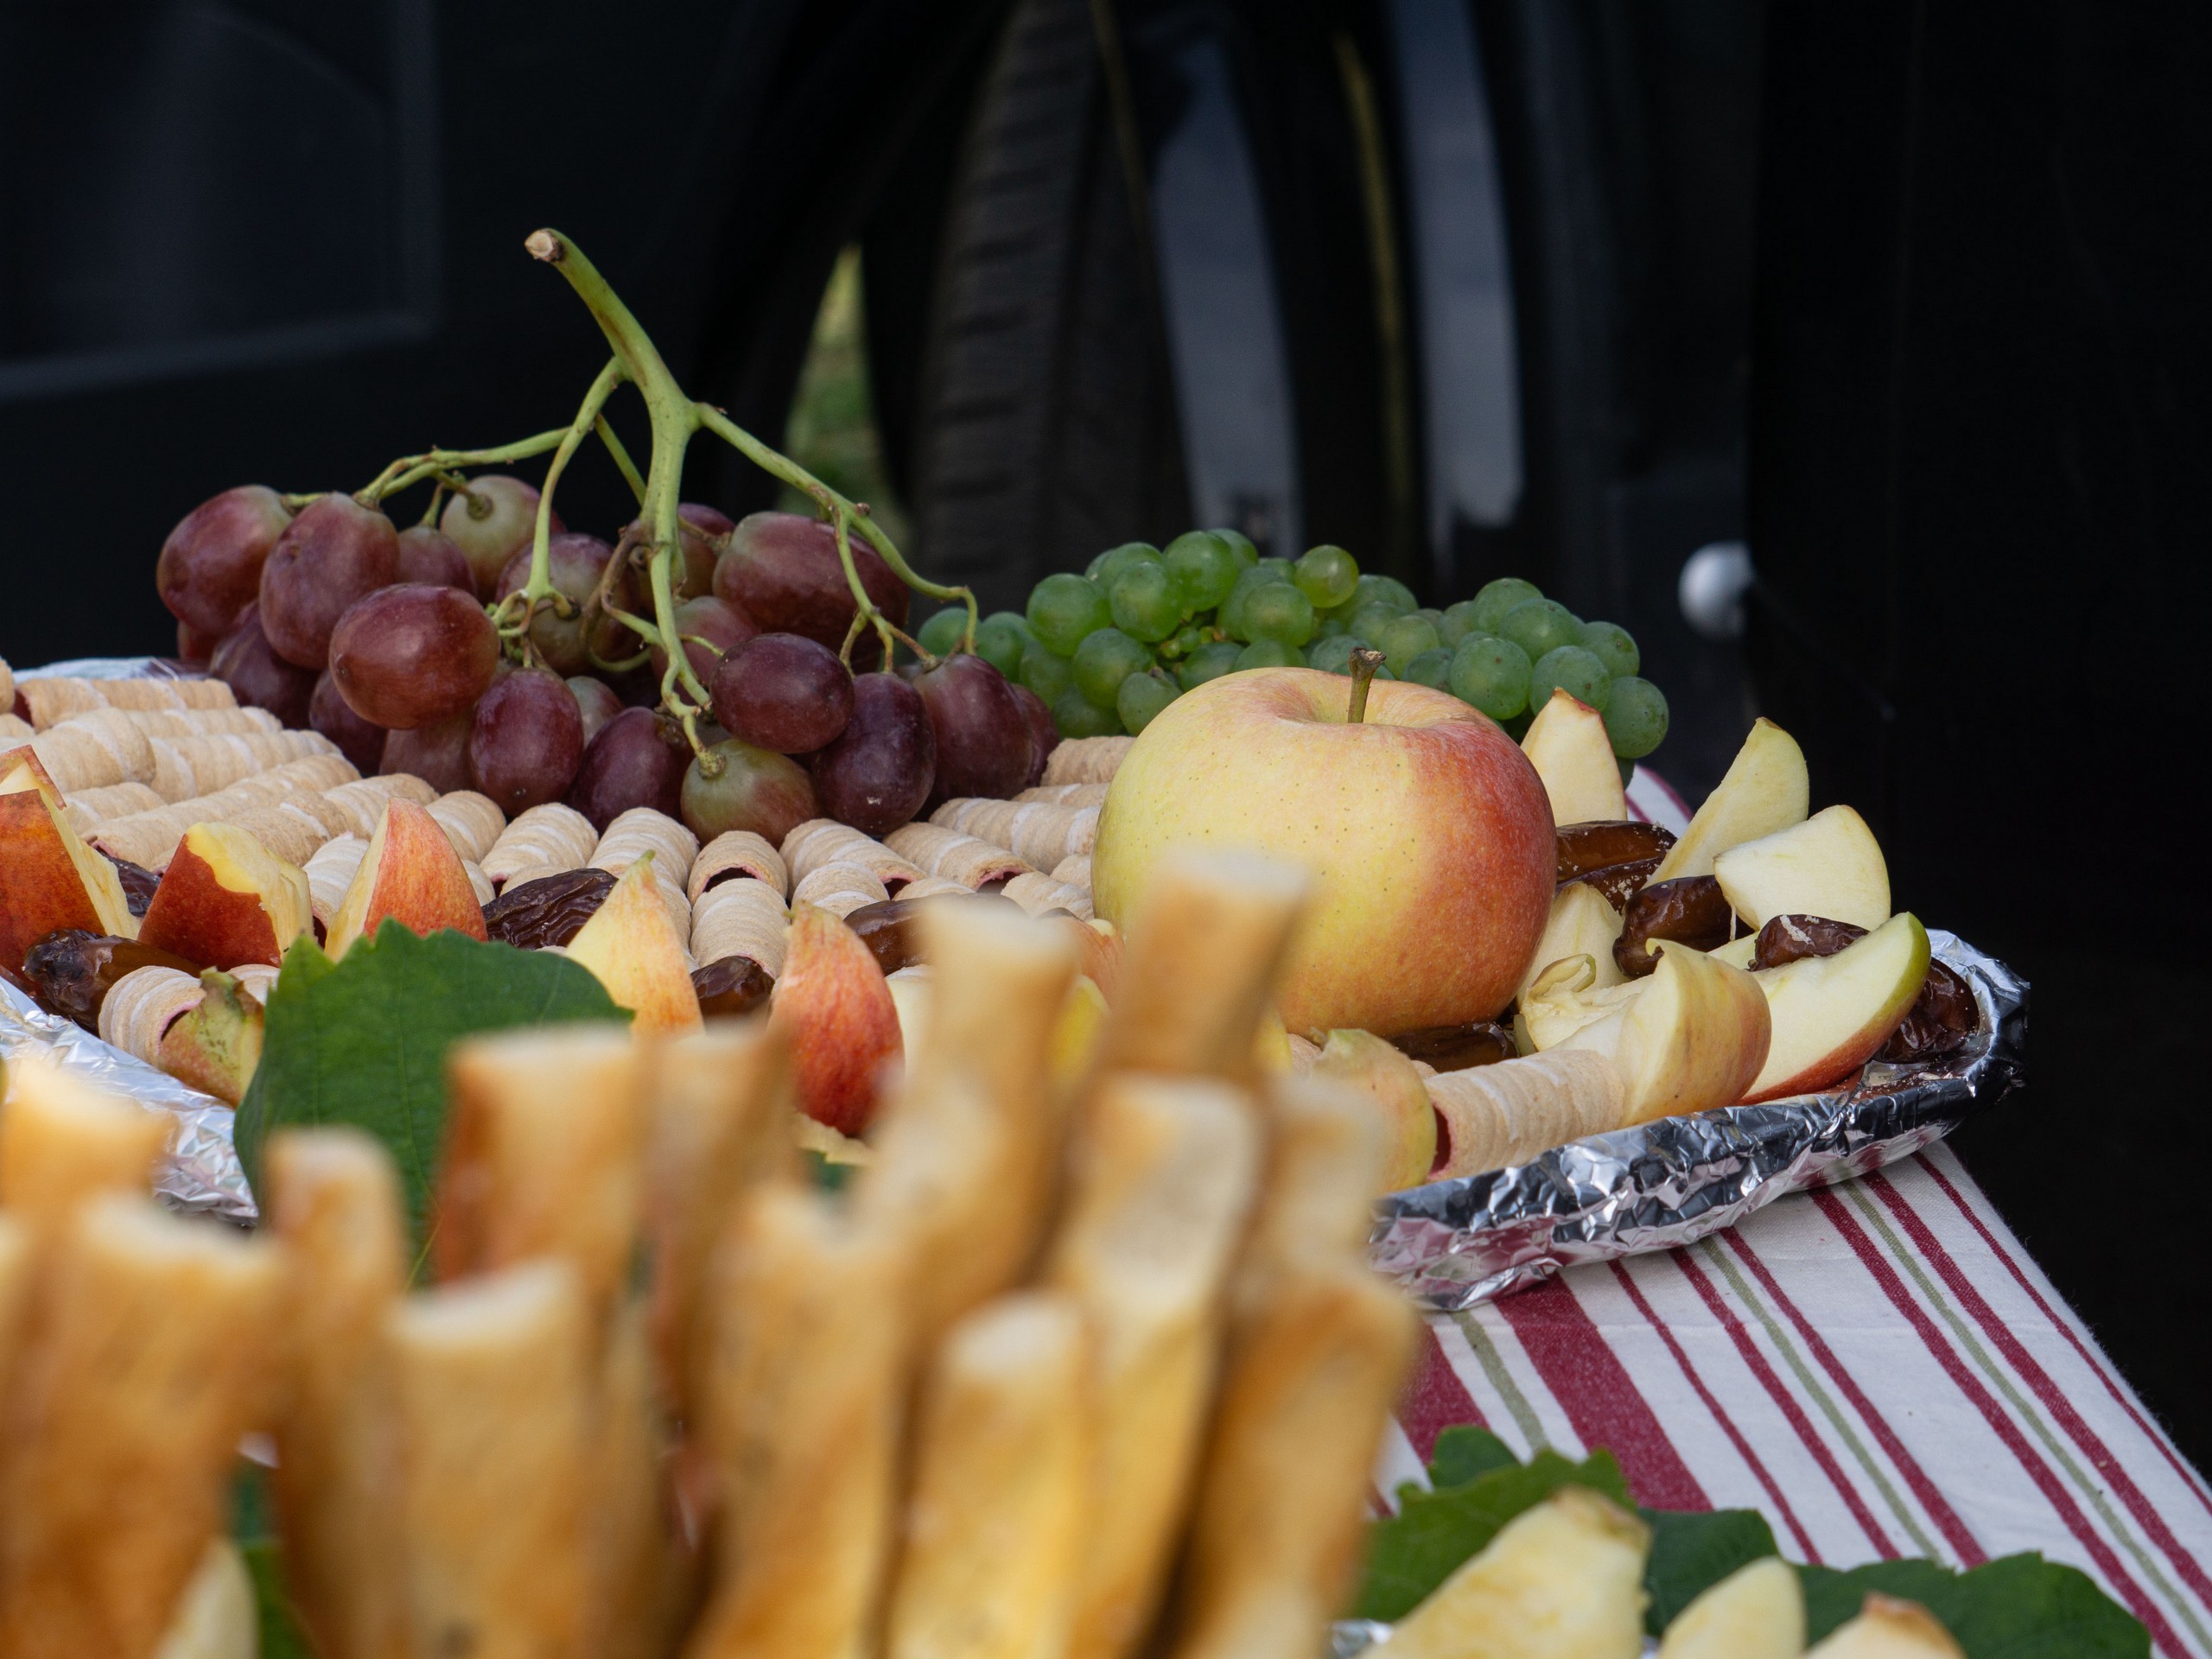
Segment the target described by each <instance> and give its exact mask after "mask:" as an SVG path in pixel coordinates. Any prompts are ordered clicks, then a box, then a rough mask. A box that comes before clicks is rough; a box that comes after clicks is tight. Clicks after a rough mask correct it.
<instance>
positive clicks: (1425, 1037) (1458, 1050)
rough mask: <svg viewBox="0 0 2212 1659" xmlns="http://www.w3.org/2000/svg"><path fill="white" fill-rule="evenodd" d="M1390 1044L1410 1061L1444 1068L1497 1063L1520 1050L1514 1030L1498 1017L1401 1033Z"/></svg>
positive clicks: (1453, 1069)
mask: <svg viewBox="0 0 2212 1659" xmlns="http://www.w3.org/2000/svg"><path fill="white" fill-rule="evenodd" d="M1390 1046H1392V1047H1393V1048H1395V1049H1396V1050H1397V1051H1398V1052H1400V1053H1401V1054H1402V1055H1404V1056H1405V1057H1406V1058H1408V1059H1409V1060H1421V1061H1425V1062H1427V1064H1428V1065H1433V1066H1434V1067H1435V1068H1436V1069H1437V1070H1438V1071H1465V1070H1467V1068H1468V1067H1470V1066H1475V1065H1497V1063H1498V1061H1500V1060H1510V1059H1511V1058H1513V1057H1514V1056H1515V1055H1516V1053H1518V1052H1520V1051H1519V1049H1517V1048H1516V1046H1515V1045H1514V1041H1513V1033H1511V1032H1510V1031H1508V1030H1507V1029H1506V1028H1505V1027H1503V1026H1501V1025H1499V1024H1498V1023H1497V1021H1496V1020H1471V1021H1469V1022H1468V1023H1467V1024H1465V1025H1464V1026H1429V1027H1424V1028H1423V1029H1421V1030H1420V1031H1408V1032H1403V1033H1400V1034H1399V1035H1397V1036H1395V1037H1393V1038H1392V1039H1390Z"/></svg>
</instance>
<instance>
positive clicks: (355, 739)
mask: <svg viewBox="0 0 2212 1659" xmlns="http://www.w3.org/2000/svg"><path fill="white" fill-rule="evenodd" d="M308 725H310V726H312V727H313V728H315V730H316V731H318V732H321V734H323V735H324V736H325V737H327V738H328V739H329V740H330V741H332V742H334V743H335V744H336V745H337V746H338V752H339V753H340V754H342V755H344V756H345V757H346V759H347V760H351V761H352V762H353V769H354V770H355V771H356V772H359V773H361V774H362V775H363V776H364V777H366V776H367V775H368V774H369V773H370V772H374V771H375V770H376V769H377V767H378V766H379V765H380V764H381V763H382V762H383V760H384V740H385V729H384V728H383V727H381V726H379V725H378V724H377V723H376V722H375V721H372V720H365V719H363V718H362V717H361V716H360V715H357V714H355V713H354V712H353V705H352V704H350V703H348V702H346V699H345V697H344V696H343V695H342V694H341V693H340V691H339V690H338V682H337V681H336V680H334V679H333V678H332V677H331V673H330V671H329V670H328V669H327V668H326V669H324V670H323V671H322V672H321V674H319V675H317V676H316V677H315V696H312V697H311V698H309V699H308Z"/></svg>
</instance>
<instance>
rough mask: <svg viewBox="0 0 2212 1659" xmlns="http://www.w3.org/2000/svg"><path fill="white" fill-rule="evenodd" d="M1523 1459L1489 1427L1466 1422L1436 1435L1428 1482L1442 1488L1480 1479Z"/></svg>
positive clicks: (1431, 1454)
mask: <svg viewBox="0 0 2212 1659" xmlns="http://www.w3.org/2000/svg"><path fill="white" fill-rule="evenodd" d="M1520 1461H1521V1459H1518V1458H1516V1457H1515V1456H1514V1455H1513V1448H1512V1447H1511V1446H1508V1445H1506V1443H1505V1442H1504V1441H1503V1440H1499V1439H1498V1438H1497V1435H1495V1434H1493V1433H1491V1432H1490V1430H1488V1429H1486V1428H1477V1427H1475V1426H1474V1425H1473V1424H1471V1423H1462V1424H1460V1425H1459V1426H1458V1427H1454V1428H1447V1429H1446V1430H1445V1431H1444V1432H1443V1433H1441V1434H1439V1435H1438V1436H1437V1437H1436V1445H1435V1446H1434V1448H1433V1450H1432V1451H1431V1452H1429V1454H1428V1484H1430V1485H1431V1486H1433V1487H1435V1488H1437V1489H1438V1490H1439V1491H1441V1490H1442V1489H1443V1488H1445V1487H1446V1486H1464V1485H1465V1484H1467V1483H1468V1482H1469V1481H1471V1480H1480V1479H1481V1478H1483V1477H1484V1475H1486V1474H1489V1473H1490V1472H1491V1471H1492V1470H1494V1469H1510V1468H1512V1467H1514V1466H1515V1465H1517V1464H1518V1463H1519V1462H1520Z"/></svg>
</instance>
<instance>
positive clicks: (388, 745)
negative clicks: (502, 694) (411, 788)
mask: <svg viewBox="0 0 2212 1659" xmlns="http://www.w3.org/2000/svg"><path fill="white" fill-rule="evenodd" d="M473 718H474V717H473V715H454V717H453V718H452V719H451V720H442V721H439V722H438V723H437V724H436V725H435V726H417V727H416V728H415V729H414V730H413V731H411V732H393V733H392V734H391V735H389V736H388V737H386V738H385V741H384V759H383V760H380V761H378V763H377V770H378V772H385V773H390V772H407V773H409V774H410V775H411V776H414V777H416V778H420V779H422V780H423V782H424V783H426V784H428V785H429V786H430V787H431V788H432V789H435V790H436V791H438V793H439V794H441V795H450V794H452V793H453V791H455V790H457V789H474V788H475V787H476V780H475V779H474V778H472V777H470V776H469V772H468V732H469V728H470V726H471V724H472V723H473Z"/></svg>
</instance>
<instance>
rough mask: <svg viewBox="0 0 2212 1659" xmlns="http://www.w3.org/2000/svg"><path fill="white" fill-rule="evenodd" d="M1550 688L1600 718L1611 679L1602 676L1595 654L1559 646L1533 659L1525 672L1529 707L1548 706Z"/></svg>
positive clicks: (1574, 646)
mask: <svg viewBox="0 0 2212 1659" xmlns="http://www.w3.org/2000/svg"><path fill="white" fill-rule="evenodd" d="M1554 686H1557V687H1558V688H1559V689H1560V690H1562V691H1564V692H1566V693H1567V696H1570V697H1580V698H1581V699H1582V701H1583V702H1586V703H1588V704H1589V705H1590V706H1591V707H1592V709H1596V710H1597V711H1598V712H1599V714H1601V715H1602V714H1604V713H1605V703H1606V702H1607V700H1608V699H1609V698H1610V697H1611V695H1612V690H1613V677H1612V676H1611V675H1610V674H1608V673H1606V672H1605V664H1603V663H1601V662H1599V660H1598V658H1597V655H1596V653H1595V652H1587V651H1585V650H1583V649H1582V647H1581V646H1580V645H1560V646H1559V647H1557V648H1556V649H1554V650H1552V651H1548V652H1545V653H1544V654H1543V655H1542V656H1541V657H1539V658H1536V661H1535V666H1534V667H1532V668H1531V669H1529V707H1530V708H1531V709H1541V708H1542V707H1543V706H1544V705H1545V704H1546V703H1548V702H1550V701H1551V698H1552V688H1553V687H1554Z"/></svg>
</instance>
